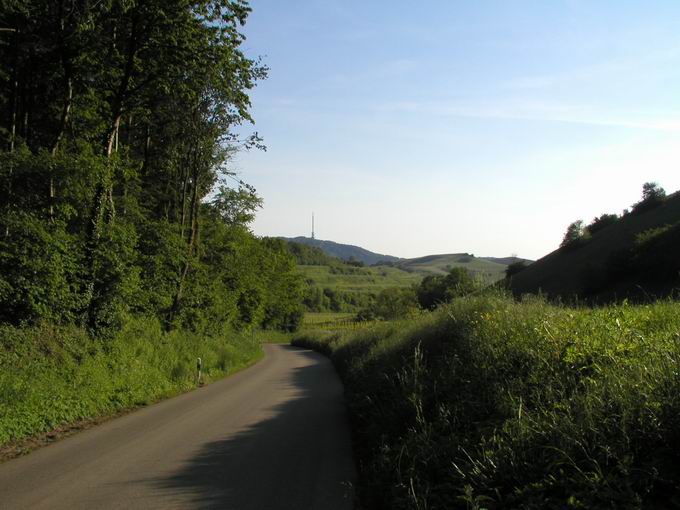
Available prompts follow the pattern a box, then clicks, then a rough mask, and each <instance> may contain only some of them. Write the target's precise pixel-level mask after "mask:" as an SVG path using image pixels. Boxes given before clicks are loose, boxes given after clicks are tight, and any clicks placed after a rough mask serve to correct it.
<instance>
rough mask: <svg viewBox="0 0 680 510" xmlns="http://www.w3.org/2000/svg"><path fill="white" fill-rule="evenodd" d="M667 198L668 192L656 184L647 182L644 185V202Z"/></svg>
mask: <svg viewBox="0 0 680 510" xmlns="http://www.w3.org/2000/svg"><path fill="white" fill-rule="evenodd" d="M665 197H666V190H664V189H663V188H662V187H661V186H659V185H658V184H657V183H656V182H646V183H644V184H643V185H642V201H643V202H644V201H646V200H658V199H663V198H665Z"/></svg>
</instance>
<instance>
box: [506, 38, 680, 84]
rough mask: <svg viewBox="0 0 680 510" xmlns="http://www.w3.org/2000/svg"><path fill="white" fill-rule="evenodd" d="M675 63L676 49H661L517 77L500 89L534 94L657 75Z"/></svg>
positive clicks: (678, 57) (679, 55)
mask: <svg viewBox="0 0 680 510" xmlns="http://www.w3.org/2000/svg"><path fill="white" fill-rule="evenodd" d="M678 60H680V47H674V48H665V49H663V50H659V51H654V52H651V53H647V54H644V55H638V56H634V57H620V58H614V59H610V60H607V61H604V62H599V63H596V64H591V65H587V66H583V67H577V68H575V69H568V70H564V71H560V72H555V73H545V74H535V75H527V76H518V77H514V78H511V79H509V80H507V81H506V82H504V83H503V84H502V85H501V88H505V89H511V90H534V89H544V88H550V87H553V86H556V85H571V84H574V83H576V82H587V81H591V80H601V79H602V78H606V79H607V80H613V79H615V77H616V76H617V75H621V74H626V73H641V72H642V73H644V72H646V71H645V70H646V69H650V68H651V70H652V71H653V72H659V71H660V70H662V69H663V67H662V66H661V65H662V64H669V65H674V66H675V65H676V64H677V63H678ZM647 72H649V71H647Z"/></svg>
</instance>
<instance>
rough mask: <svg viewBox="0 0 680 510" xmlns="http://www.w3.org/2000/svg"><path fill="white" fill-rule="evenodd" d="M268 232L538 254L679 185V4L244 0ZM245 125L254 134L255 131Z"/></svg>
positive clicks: (243, 164)
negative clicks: (598, 219) (261, 72)
mask: <svg viewBox="0 0 680 510" xmlns="http://www.w3.org/2000/svg"><path fill="white" fill-rule="evenodd" d="M251 6H252V8H253V13H252V15H251V17H250V18H249V21H248V24H247V25H246V28H245V33H246V35H247V41H246V43H245V49H246V51H247V52H248V54H250V55H251V56H256V55H262V56H263V57H264V62H265V63H266V64H267V65H268V66H269V67H270V77H269V78H268V79H267V80H266V81H264V82H262V83H260V84H259V85H258V87H257V88H256V90H255V91H254V92H253V94H252V100H253V109H252V112H253V115H254V117H255V121H256V125H255V127H254V129H256V130H257V131H258V132H259V133H260V135H262V136H263V137H264V139H265V143H266V145H267V147H268V150H267V151H266V152H248V153H242V154H240V155H239V156H237V158H236V160H235V162H234V166H235V169H236V170H237V171H238V172H239V174H240V177H241V178H242V179H243V180H245V181H247V182H249V183H251V184H253V185H254V186H255V187H256V188H257V190H258V192H259V193H260V194H261V196H262V197H263V198H264V201H265V206H264V208H263V209H262V211H260V213H259V214H258V217H257V219H256V221H255V223H254V225H253V229H254V231H255V233H256V234H258V235H285V236H296V235H309V230H310V225H309V224H310V215H311V213H312V211H314V213H315V216H316V227H317V228H316V231H317V237H318V238H321V239H330V240H334V241H337V242H343V243H350V244H358V245H360V246H363V247H365V248H368V249H370V250H373V251H377V252H380V253H388V254H391V255H396V256H402V257H415V256H421V255H427V254H433V253H452V252H463V251H465V252H471V253H474V254H475V255H486V256H506V255H509V254H511V253H516V254H519V255H520V256H523V257H528V258H538V257H541V256H542V255H544V254H546V253H548V252H550V251H552V250H553V249H555V248H556V247H557V246H558V244H559V242H560V240H561V238H562V235H563V233H564V231H565V229H566V226H567V225H568V224H569V223H570V222H571V221H574V220H576V219H584V220H586V221H590V220H591V219H592V218H593V217H594V216H596V215H600V214H602V213H605V212H621V210H622V209H623V208H624V207H628V206H629V205H630V204H632V203H634V202H635V201H637V200H638V198H639V196H640V193H641V187H642V184H643V182H645V181H657V182H659V183H660V184H661V185H662V186H663V187H664V188H666V190H667V191H669V192H671V191H676V190H678V189H680V32H679V31H678V29H677V27H678V26H680V2H677V1H667V2H662V1H649V2H639V1H635V2H633V1H626V0H617V1H604V0H602V1H586V0H563V1H557V0H555V1H544V0H541V1H538V0H536V1H519V0H518V1H512V2H511V1H472V0H470V1H462V0H458V1H456V0H449V1H434V0H432V1H428V2H405V1H400V0H393V1H389V2H388V1H382V0H376V1H365V2H360V1H354V0H345V1H340V0H287V1H285V2H283V1H281V0H278V1H276V0H252V1H251ZM251 129H252V128H251Z"/></svg>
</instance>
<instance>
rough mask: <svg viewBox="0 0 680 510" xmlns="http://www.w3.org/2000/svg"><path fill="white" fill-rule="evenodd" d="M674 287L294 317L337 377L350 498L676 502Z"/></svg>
mask: <svg viewBox="0 0 680 510" xmlns="http://www.w3.org/2000/svg"><path fill="white" fill-rule="evenodd" d="M678 335H680V309H679V306H678V304H677V303H673V302H659V303H657V304H654V305H645V306H629V305H619V306H611V307H607V308H599V309H572V308H566V307H558V306H553V305H549V304H547V303H546V302H544V301H542V300H538V299H534V300H527V301H525V302H523V303H517V302H515V301H513V300H512V299H510V298H506V297H504V296H501V295H499V296H496V295H487V296H475V297H465V298H458V299H455V300H454V301H453V302H452V303H451V304H449V305H445V306H443V307H440V308H439V309H438V310H437V311H435V312H433V313H431V314H425V315H424V316H423V317H422V318H421V319H419V320H417V321H415V322H414V321H412V320H411V321H408V322H406V321H404V322H392V323H382V324H380V325H377V326H373V327H371V328H368V329H364V330H360V331H344V332H340V331H338V332H335V333H329V332H325V333H324V332H308V333H305V334H304V335H299V336H298V337H297V338H296V339H295V340H294V343H296V344H297V345H303V346H307V347H313V348H315V349H318V350H320V351H322V352H324V353H326V354H328V355H330V356H331V358H332V359H333V361H334V363H335V365H336V367H337V368H338V370H339V372H340V374H341V376H342V378H343V380H344V383H345V387H346V395H347V398H348V403H349V407H350V411H351V419H352V423H353V427H354V432H355V440H356V441H355V446H356V451H357V454H358V464H359V467H360V476H361V484H360V490H361V497H362V500H363V504H364V506H363V507H364V508H371V509H381V508H389V509H399V508H403V509H407V508H408V509H412V508H420V509H424V508H431V509H439V508H441V509H444V508H446V509H449V508H461V509H480V508H536V509H539V508H674V507H675V506H677V502H678V501H680V485H679V484H678V480H680V471H679V470H678V466H680V456H679V453H678V452H679V451H680V450H679V449H678V445H679V444H680V443H679V442H680V435H679V431H680V422H679V417H680V399H679V397H678V396H679V395H680V386H679V384H680V379H678V371H679V369H680V343H678Z"/></svg>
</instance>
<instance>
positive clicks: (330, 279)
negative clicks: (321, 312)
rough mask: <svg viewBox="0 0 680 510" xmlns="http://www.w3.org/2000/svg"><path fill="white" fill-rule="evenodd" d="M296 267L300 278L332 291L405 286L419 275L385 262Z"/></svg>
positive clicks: (419, 277)
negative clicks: (381, 264)
mask: <svg viewBox="0 0 680 510" xmlns="http://www.w3.org/2000/svg"><path fill="white" fill-rule="evenodd" d="M297 270H298V271H299V272H300V274H302V275H303V277H304V278H306V279H308V280H310V281H312V282H313V283H314V285H316V286H318V287H328V288H331V289H333V290H336V291H352V292H358V293H374V294H377V293H378V292H380V291H381V290H384V289H389V288H395V287H408V286H410V285H412V284H417V283H419V282H420V280H422V275H421V274H418V273H410V272H407V271H403V270H401V269H398V268H395V267H389V266H371V267H352V266H344V265H343V266H340V265H339V266H337V267H336V266H320V265H319V266H314V265H298V266H297Z"/></svg>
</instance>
